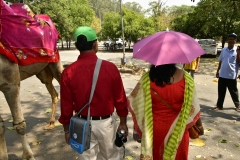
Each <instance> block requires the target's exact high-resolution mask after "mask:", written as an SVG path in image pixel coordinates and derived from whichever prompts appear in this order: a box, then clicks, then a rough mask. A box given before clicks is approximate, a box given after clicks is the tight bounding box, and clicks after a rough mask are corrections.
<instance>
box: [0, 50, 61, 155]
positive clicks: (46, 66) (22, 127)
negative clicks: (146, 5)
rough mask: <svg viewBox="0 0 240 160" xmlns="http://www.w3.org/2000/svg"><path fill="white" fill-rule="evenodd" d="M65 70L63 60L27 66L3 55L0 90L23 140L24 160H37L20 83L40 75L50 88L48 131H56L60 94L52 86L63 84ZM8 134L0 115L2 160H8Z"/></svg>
mask: <svg viewBox="0 0 240 160" xmlns="http://www.w3.org/2000/svg"><path fill="white" fill-rule="evenodd" d="M62 70H63V66H62V63H61V60H59V61H58V62H57V63H35V64H31V65H27V66H19V65H18V64H15V63H13V62H11V61H9V60H8V59H7V58H6V57H5V56H4V55H1V54H0V90H1V91H2V92H3V94H4V96H5V98H6V101H7V103H8V105H9V107H10V110H11V113H12V117H13V126H14V128H15V130H16V132H17V134H18V135H19V136H20V138H21V142H22V146H23V155H22V158H23V159H28V160H34V158H33V153H32V151H31V149H30V146H29V144H28V142H27V139H26V134H25V132H26V123H25V120H24V117H23V114H22V111H21V104H20V97H19V91H20V81H21V80H24V79H26V78H29V77H31V76H33V75H36V76H37V78H38V79H40V81H41V82H42V83H44V84H45V85H46V88H47V89H48V92H49V93H50V95H51V97H52V116H51V118H50V122H49V124H48V125H47V126H45V129H53V128H54V122H55V113H56V105H57V102H58V93H57V91H56V90H55V88H54V86H53V84H52V80H53V78H55V79H56V80H57V81H58V82H60V77H61V73H62ZM4 132H5V127H4V122H3V119H2V117H1V115H0V160H7V159H8V155H7V148H6V141H5V138H4Z"/></svg>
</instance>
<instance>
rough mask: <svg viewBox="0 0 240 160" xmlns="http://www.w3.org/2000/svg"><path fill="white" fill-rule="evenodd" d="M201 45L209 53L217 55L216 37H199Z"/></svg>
mask: <svg viewBox="0 0 240 160" xmlns="http://www.w3.org/2000/svg"><path fill="white" fill-rule="evenodd" d="M196 41H198V43H199V45H200V46H201V47H202V49H203V50H204V51H205V54H207V55H213V56H216V55H217V48H218V47H217V43H216V41H215V40H214V39H197V40H196Z"/></svg>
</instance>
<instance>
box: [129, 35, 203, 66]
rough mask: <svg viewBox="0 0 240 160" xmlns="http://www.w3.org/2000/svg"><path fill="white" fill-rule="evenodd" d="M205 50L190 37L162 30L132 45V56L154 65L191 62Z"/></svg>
mask: <svg viewBox="0 0 240 160" xmlns="http://www.w3.org/2000/svg"><path fill="white" fill-rule="evenodd" d="M204 53H205V52H204V50H203V49H202V48H201V46H200V45H199V44H198V42H197V41H195V40H194V39H193V38H192V37H190V36H188V35H186V34H184V33H181V32H175V31H163V32H158V33H155V34H153V35H151V36H148V37H146V38H144V39H142V40H141V41H139V42H138V43H136V44H135V45H134V46H133V58H138V59H141V60H145V61H148V62H149V63H151V64H154V65H161V64H171V63H191V62H192V60H194V59H195V58H196V57H198V56H200V55H203V54H204Z"/></svg>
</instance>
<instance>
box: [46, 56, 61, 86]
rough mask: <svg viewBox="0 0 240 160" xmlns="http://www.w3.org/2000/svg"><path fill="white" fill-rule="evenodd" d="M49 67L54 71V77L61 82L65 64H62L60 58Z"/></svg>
mask: <svg viewBox="0 0 240 160" xmlns="http://www.w3.org/2000/svg"><path fill="white" fill-rule="evenodd" d="M47 67H48V68H49V69H50V71H51V72H52V75H53V77H54V78H55V79H56V80H57V81H58V83H59V84H60V79H61V74H62V71H63V65H62V62H61V60H60V59H59V61H58V62H57V63H49V65H48V66H47Z"/></svg>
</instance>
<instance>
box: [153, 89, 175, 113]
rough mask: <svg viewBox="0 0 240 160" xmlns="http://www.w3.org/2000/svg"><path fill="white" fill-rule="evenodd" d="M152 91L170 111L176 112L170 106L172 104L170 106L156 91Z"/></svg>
mask: <svg viewBox="0 0 240 160" xmlns="http://www.w3.org/2000/svg"><path fill="white" fill-rule="evenodd" d="M151 91H153V93H154V94H155V95H156V96H157V98H158V99H159V100H160V101H162V102H163V103H164V104H165V105H166V106H167V107H168V108H169V109H171V110H172V111H174V112H175V110H174V109H173V108H172V106H170V104H168V103H167V102H166V101H165V100H164V99H163V98H162V97H161V96H159V94H157V92H156V91H154V90H153V89H151Z"/></svg>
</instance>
